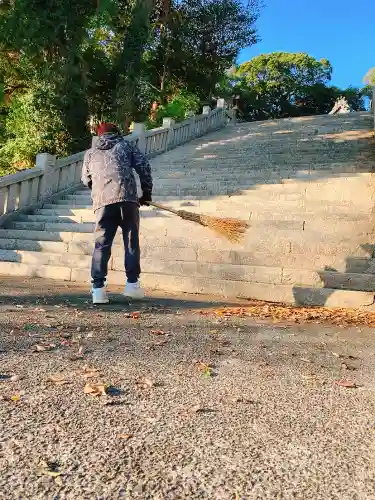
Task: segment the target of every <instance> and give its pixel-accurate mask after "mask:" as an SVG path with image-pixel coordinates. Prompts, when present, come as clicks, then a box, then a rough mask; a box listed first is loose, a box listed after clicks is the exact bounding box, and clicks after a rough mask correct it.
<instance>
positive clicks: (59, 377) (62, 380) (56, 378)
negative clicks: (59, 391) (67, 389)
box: [47, 375, 71, 385]
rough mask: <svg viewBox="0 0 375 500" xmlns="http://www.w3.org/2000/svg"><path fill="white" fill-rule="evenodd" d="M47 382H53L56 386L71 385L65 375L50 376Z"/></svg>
mask: <svg viewBox="0 0 375 500" xmlns="http://www.w3.org/2000/svg"><path fill="white" fill-rule="evenodd" d="M47 382H52V383H53V384H55V385H66V384H70V383H71V382H70V381H69V380H67V379H66V378H65V377H64V376H63V375H49V376H48V378H47Z"/></svg>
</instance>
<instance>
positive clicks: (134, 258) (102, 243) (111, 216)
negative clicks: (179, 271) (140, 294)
mask: <svg viewBox="0 0 375 500" xmlns="http://www.w3.org/2000/svg"><path fill="white" fill-rule="evenodd" d="M95 216H96V227H95V249H94V253H93V256H92V265H91V277H92V285H93V288H103V286H104V284H105V279H106V277H107V273H108V262H109V259H110V258H111V249H112V243H113V240H114V238H115V235H116V232H117V228H118V227H121V229H122V237H123V239H124V247H125V271H126V277H127V279H128V282H129V283H136V282H137V281H138V278H139V275H140V274H141V266H140V250H139V207H138V205H137V204H136V203H131V202H123V203H115V204H113V205H107V206H105V207H102V208H99V209H98V210H96V212H95Z"/></svg>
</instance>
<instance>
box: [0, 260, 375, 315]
mask: <svg viewBox="0 0 375 500" xmlns="http://www.w3.org/2000/svg"><path fill="white" fill-rule="evenodd" d="M0 273H1V274H4V275H13V276H28V277H42V278H55V279H62V280H71V281H79V282H88V281H89V277H88V273H87V270H86V269H78V268H73V269H70V268H66V267H56V266H49V265H38V264H24V263H19V262H1V263H0ZM124 281H125V276H124V273H123V272H119V271H111V272H110V274H109V276H108V283H109V285H111V284H116V285H118V284H123V283H124ZM142 282H143V284H144V285H145V286H146V287H147V288H152V289H157V290H163V291H166V292H168V291H171V292H187V293H198V294H210V295H219V296H222V297H229V298H234V297H239V298H246V299H258V300H265V301H270V302H281V303H288V304H297V305H316V306H323V305H324V306H327V307H354V308H361V307H367V306H370V305H372V304H373V302H374V293H373V292H362V291H353V290H335V289H330V288H316V289H315V288H311V287H303V286H301V287H299V286H292V285H274V284H271V285H270V284H267V283H248V282H245V281H229V280H220V279H208V278H199V277H191V276H190V277H186V276H174V275H164V274H148V273H144V274H143V275H142Z"/></svg>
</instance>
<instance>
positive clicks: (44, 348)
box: [34, 344, 48, 352]
mask: <svg viewBox="0 0 375 500" xmlns="http://www.w3.org/2000/svg"><path fill="white" fill-rule="evenodd" d="M34 350H35V352H43V351H47V350H48V349H47V348H46V347H45V346H44V345H39V344H36V345H35V346H34Z"/></svg>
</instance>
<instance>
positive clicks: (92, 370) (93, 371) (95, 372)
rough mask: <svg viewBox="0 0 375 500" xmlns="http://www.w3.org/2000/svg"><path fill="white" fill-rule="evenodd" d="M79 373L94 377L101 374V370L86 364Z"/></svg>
mask: <svg viewBox="0 0 375 500" xmlns="http://www.w3.org/2000/svg"><path fill="white" fill-rule="evenodd" d="M78 373H79V375H82V376H83V377H85V378H94V377H99V376H100V371H99V370H98V369H97V368H93V367H90V366H87V365H85V366H84V367H83V369H82V370H80V371H79V372H78Z"/></svg>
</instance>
